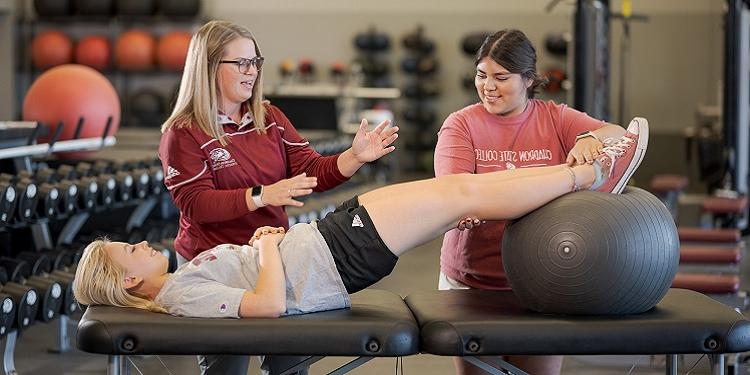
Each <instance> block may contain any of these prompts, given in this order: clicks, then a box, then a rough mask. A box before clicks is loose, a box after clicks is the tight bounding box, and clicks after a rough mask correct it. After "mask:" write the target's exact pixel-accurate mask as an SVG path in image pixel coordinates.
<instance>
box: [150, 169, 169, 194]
mask: <svg viewBox="0 0 750 375" xmlns="http://www.w3.org/2000/svg"><path fill="white" fill-rule="evenodd" d="M148 173H149V176H150V177H151V178H150V181H151V194H153V195H159V194H161V193H163V192H164V190H165V188H166V187H165V186H164V171H163V170H162V169H161V166H150V167H148Z"/></svg>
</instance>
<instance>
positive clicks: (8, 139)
mask: <svg viewBox="0 0 750 375" xmlns="http://www.w3.org/2000/svg"><path fill="white" fill-rule="evenodd" d="M82 125H83V119H81V121H79V123H78V125H77V128H76V132H75V133H76V134H80V130H81V127H82ZM110 128H111V119H110V121H109V122H108V124H107V125H106V127H105V130H104V133H103V134H102V136H101V137H96V138H84V139H72V140H67V141H57V138H58V137H59V135H60V130H61V129H62V126H59V127H58V130H57V131H56V132H55V134H54V135H53V136H52V138H51V140H50V141H49V143H43V144H37V143H36V137H37V136H38V135H39V134H40V132H41V131H43V129H44V126H43V125H42V124H38V123H35V122H0V134H3V138H2V142H0V147H3V148H0V160H8V161H11V163H12V166H13V168H14V169H15V171H16V172H17V173H19V174H20V173H23V172H29V173H30V172H32V160H31V158H32V157H33V156H41V157H45V156H48V155H50V154H52V153H54V152H61V151H84V150H97V149H101V148H103V147H107V146H112V145H114V144H115V143H116V139H115V137H114V136H111V135H109V131H110ZM30 185H31V184H29V186H30ZM42 185H46V184H42ZM29 186H26V189H28V188H29ZM33 191H34V192H36V191H38V190H37V189H36V188H34V189H33ZM56 194H57V193H55V195H56ZM55 197H57V196H55ZM149 205H152V206H153V203H151V202H150V203H149ZM32 208H33V206H30V208H29V211H33V209H32ZM50 213H52V212H50ZM24 218H25V219H26V220H20V222H18V223H12V224H11V223H10V221H11V220H10V219H9V220H8V221H9V223H7V224H3V226H2V227H0V231H7V230H13V229H18V228H24V227H25V228H28V229H30V231H31V237H32V242H33V245H34V248H35V249H34V250H35V251H36V252H39V251H40V250H42V249H45V248H46V249H52V248H54V247H55V246H53V243H52V238H51V235H50V229H49V225H48V224H49V219H48V218H33V213H29V215H27V216H25V217H24ZM32 218H33V219H32ZM87 218H88V213H87V212H85V211H84V212H81V213H77V214H74V215H73V216H71V218H70V220H69V222H68V223H69V224H70V223H83V222H85V220H86V219H87ZM80 225H81V224H75V225H72V226H70V227H68V226H66V228H68V229H67V231H68V232H69V233H68V234H67V235H65V236H60V237H61V238H72V237H73V236H74V234H71V233H72V232H74V231H75V232H77V230H78V229H80ZM64 232H65V230H64ZM32 278H33V277H32ZM30 282H31V281H30ZM55 285H59V284H55ZM58 287H59V286H58ZM58 291H59V290H58ZM55 298H56V299H57V298H61V297H55ZM18 308H20V306H19V307H18ZM58 310H60V308H59V307H58V308H56V309H55V312H57V311H58ZM54 315H55V314H50V315H49V318H50V320H52V319H54ZM59 318H60V319H58V322H59V324H58V340H57V341H58V342H57V348H55V349H54V351H55V352H60V353H62V352H67V351H69V350H71V348H72V347H71V345H70V341H69V337H68V325H69V324H70V318H69V316H68V315H66V314H60V315H59ZM18 334H19V330H18V329H12V330H10V331H9V332H8V334H7V335H6V337H5V341H4V345H3V368H4V371H5V373H6V374H16V373H17V372H16V370H15V362H14V353H15V345H16V341H17V338H18Z"/></svg>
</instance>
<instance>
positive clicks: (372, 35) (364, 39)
mask: <svg viewBox="0 0 750 375" xmlns="http://www.w3.org/2000/svg"><path fill="white" fill-rule="evenodd" d="M354 46H355V47H356V48H357V49H359V50H362V51H367V52H382V51H386V50H388V49H389V48H390V46H391V39H390V38H389V37H388V35H386V34H383V33H380V32H378V31H377V30H376V29H375V27H371V28H370V29H369V30H368V31H367V32H364V33H359V34H357V35H355V36H354Z"/></svg>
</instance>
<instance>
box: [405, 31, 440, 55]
mask: <svg viewBox="0 0 750 375" xmlns="http://www.w3.org/2000/svg"><path fill="white" fill-rule="evenodd" d="M423 31H424V30H423V28H422V26H419V27H417V30H416V31H414V32H411V33H409V34H406V36H404V38H403V39H402V40H401V44H402V45H403V46H404V48H406V49H408V50H410V51H413V52H417V53H420V54H428V53H431V52H432V51H433V50H435V42H433V41H432V40H430V39H428V38H425V37H424V32H423Z"/></svg>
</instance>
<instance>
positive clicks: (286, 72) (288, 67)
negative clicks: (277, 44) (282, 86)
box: [279, 59, 297, 79]
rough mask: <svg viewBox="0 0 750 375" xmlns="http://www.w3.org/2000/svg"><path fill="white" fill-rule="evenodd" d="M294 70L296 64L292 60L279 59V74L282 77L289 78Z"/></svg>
mask: <svg viewBox="0 0 750 375" xmlns="http://www.w3.org/2000/svg"><path fill="white" fill-rule="evenodd" d="M296 70H297V64H295V62H294V60H292V59H284V60H281V64H279V74H280V75H281V78H282V79H289V78H290V77H291V76H292V75H294V72H295V71H296Z"/></svg>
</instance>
